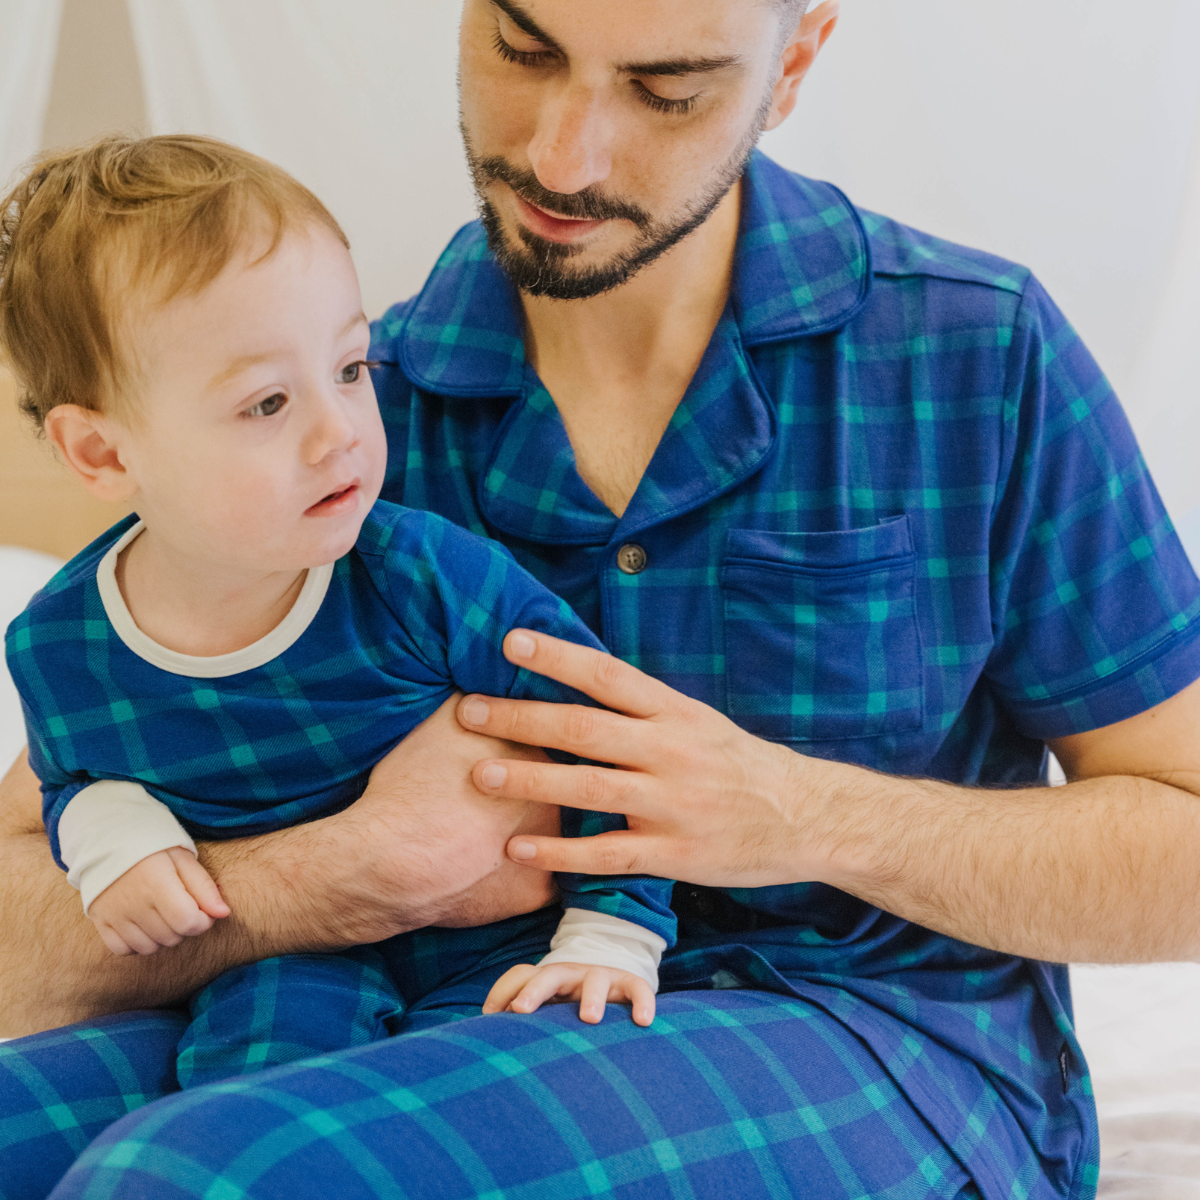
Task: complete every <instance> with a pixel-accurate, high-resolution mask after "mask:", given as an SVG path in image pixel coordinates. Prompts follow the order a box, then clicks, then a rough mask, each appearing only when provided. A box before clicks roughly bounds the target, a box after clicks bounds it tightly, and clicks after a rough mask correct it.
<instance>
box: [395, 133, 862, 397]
mask: <svg viewBox="0 0 1200 1200" xmlns="http://www.w3.org/2000/svg"><path fill="white" fill-rule="evenodd" d="M870 283H871V257H870V247H869V243H868V240H867V234H866V230H865V229H864V228H863V224H862V221H861V219H860V218H859V215H858V212H857V210H856V209H855V208H854V205H852V204H851V203H850V201H849V200H848V199H847V198H846V197H845V196H844V195H843V194H842V193H841V192H840V191H838V189H837V188H835V187H833V186H832V184H828V183H820V182H817V181H815V180H811V179H806V178H804V177H803V176H801V175H795V174H793V173H792V172H790V171H785V170H784V169H783V168H782V167H780V166H779V165H778V164H776V163H774V162H772V161H771V160H770V159H769V158H767V157H766V156H765V155H763V154H761V153H759V152H757V151H756V152H755V153H754V155H753V156H752V158H751V160H750V163H749V165H748V167H747V169H746V173H745V176H744V177H743V194H742V217H741V229H740V231H739V234H738V244H737V250H736V256H735V259H734V269H733V284H732V291H731V295H730V309H731V311H732V313H733V315H734V319H735V320H736V322H737V324H738V327H739V332H740V335H741V342H742V344H743V345H744V346H747V347H751V346H756V345H762V344H764V343H767V342H777V341H782V340H785V339H788V338H795V337H806V336H812V335H814V334H820V333H829V332H831V331H833V330H835V329H839V328H841V327H842V326H843V325H845V324H846V322H847V321H849V320H850V318H851V317H852V316H854V314H855V313H856V312H857V311H858V310H859V309H860V308H861V307H862V305H863V304H864V303H865V302H866V298H867V292H868V291H869V289H870ZM523 333H524V330H523V322H522V316H521V308H520V303H519V300H518V298H517V294H516V290H515V289H514V288H513V286H512V284H511V283H510V282H509V280H508V277H507V276H506V275H505V274H504V272H503V271H502V270H501V268H500V266H499V265H498V264H497V262H496V260H495V259H494V258H493V257H492V255H491V252H490V251H489V250H488V248H487V239H486V236H485V234H484V232H483V228H482V226H481V225H480V224H479V223H478V222H477V221H475V222H472V223H471V224H470V225H466V226H464V227H463V228H462V229H461V230H459V232H458V233H457V234H456V235H455V237H454V240H453V241H452V242H451V243H450V245H449V246H448V247H447V248H446V251H445V252H444V253H443V254H442V257H441V258H440V259H439V260H438V263H437V265H436V266H435V267H434V269H433V272H432V274H431V275H430V276H429V279H428V281H427V282H426V284H425V287H424V288H423V289H422V291H421V293H420V295H419V296H418V297H417V299H416V300H415V301H414V303H413V305H412V307H411V308H410V309H409V310H408V313H407V314H406V316H405V317H404V320H403V324H402V326H401V328H400V330H399V333H398V337H397V339H396V343H395V345H396V346H397V348H398V351H399V356H400V366H401V369H402V370H403V372H404V374H405V375H406V376H407V377H408V379H410V380H411V381H412V382H413V383H414V384H416V386H417V387H419V388H422V389H423V390H426V391H429V392H433V393H435V394H438V395H444V396H464V397H466V396H493V397H498V396H516V395H520V393H521V391H522V388H523V385H524V379H525V347H524V338H523Z"/></svg>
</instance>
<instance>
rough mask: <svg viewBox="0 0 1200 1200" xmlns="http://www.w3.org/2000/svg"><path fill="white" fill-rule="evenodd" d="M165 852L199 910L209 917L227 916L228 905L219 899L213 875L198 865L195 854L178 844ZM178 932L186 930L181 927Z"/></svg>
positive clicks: (219, 892) (205, 927)
mask: <svg viewBox="0 0 1200 1200" xmlns="http://www.w3.org/2000/svg"><path fill="white" fill-rule="evenodd" d="M167 853H168V854H169V855H170V856H171V861H172V862H173V863H174V864H175V870H176V871H178V872H179V878H180V879H181V880H182V881H183V886H184V887H185V888H187V890H188V892H189V894H190V895H191V897H192V899H193V900H195V902H196V905H197V907H198V908H199V909H200V911H201V912H202V913H205V914H207V915H208V916H210V917H218V918H219V917H227V916H229V905H228V904H226V903H225V901H224V900H222V899H221V889H220V888H218V887H217V885H216V883H215V882H214V880H213V877H212V876H211V875H210V874H209V873H208V872H207V871H206V870H205V869H204V868H203V867H202V866H201V865H200V863H199V861H198V860H197V858H196V856H195V855H194V854H192V853H191V851H189V850H184V849H182V848H181V847H179V846H174V847H172V848H171V849H170V850H168V851H167ZM211 924H212V922H211V921H210V922H209V923H208V924H207V925H205V926H204V929H208V928H209V927H210V926H211ZM204 929H201V930H198V932H200V933H203V932H204ZM179 932H180V933H184V932H187V931H186V930H182V929H181V930H180V931H179Z"/></svg>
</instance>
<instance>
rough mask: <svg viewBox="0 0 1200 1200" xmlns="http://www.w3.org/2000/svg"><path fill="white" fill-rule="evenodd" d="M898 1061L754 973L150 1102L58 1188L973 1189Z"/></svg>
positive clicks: (786, 1194)
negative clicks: (655, 1001) (611, 1007)
mask: <svg viewBox="0 0 1200 1200" xmlns="http://www.w3.org/2000/svg"><path fill="white" fill-rule="evenodd" d="M889 1066H890V1067H891V1068H892V1069H893V1070H894V1071H895V1073H896V1075H897V1076H898V1078H893V1076H892V1074H890V1073H889V1072H888V1071H887V1070H883V1071H877V1072H872V1071H871V1070H870V1069H869V1067H868V1065H867V1064H866V1063H864V1061H863V1059H862V1052H861V1047H860V1046H859V1044H858V1043H857V1040H856V1039H855V1037H854V1036H853V1034H851V1033H850V1032H849V1031H848V1030H847V1029H845V1028H843V1027H839V1026H837V1025H834V1024H830V1023H828V1022H826V1021H824V1020H823V1019H822V1014H821V1011H820V1009H819V1008H817V1007H815V1006H813V1005H812V1004H809V1003H804V1002H801V1001H791V1002H787V1001H780V1000H778V999H777V998H776V997H773V996H769V995H764V994H760V993H755V992H752V991H726V992H714V993H708V994H707V995H699V994H697V995H689V996H664V997H662V998H661V1008H660V1015H659V1017H658V1019H657V1020H656V1021H655V1023H654V1026H653V1027H652V1028H651V1029H649V1030H642V1029H639V1028H638V1027H636V1026H634V1025H633V1023H632V1022H631V1021H630V1020H629V1018H628V1016H612V1017H610V1018H609V1019H607V1020H606V1021H605V1022H604V1023H603V1024H602V1025H599V1026H586V1025H580V1024H579V1022H578V1021H576V1020H574V1018H573V1016H572V1015H571V1013H570V1012H569V1011H565V1010H564V1009H562V1008H553V1007H552V1008H547V1009H543V1010H542V1011H541V1012H539V1013H537V1014H535V1015H533V1016H530V1017H514V1016H498V1017H485V1018H477V1019H474V1020H466V1021H459V1022H456V1023H453V1024H448V1025H442V1026H441V1027H439V1028H435V1029H428V1030H425V1031H423V1032H421V1033H416V1034H413V1035H411V1036H404V1037H398V1038H395V1039H393V1040H392V1041H390V1042H385V1043H382V1044H376V1045H373V1046H369V1047H366V1048H364V1049H362V1050H355V1051H350V1052H348V1053H343V1054H339V1055H335V1056H321V1057H318V1058H314V1059H310V1060H309V1061H308V1062H306V1063H301V1064H297V1065H295V1066H291V1067H284V1068H281V1069H278V1070H274V1071H271V1072H268V1073H265V1074H260V1075H255V1076H249V1077H246V1078H244V1079H240V1080H234V1081H231V1082H229V1083H227V1084H219V1085H216V1086H213V1087H208V1088H202V1089H199V1090H197V1091H192V1092H188V1093H186V1095H185V1096H184V1097H181V1098H179V1099H173V1100H168V1101H165V1102H162V1103H159V1104H152V1105H150V1106H148V1107H146V1108H143V1109H142V1110H141V1111H140V1112H139V1113H137V1114H135V1115H134V1116H133V1117H130V1118H126V1119H124V1120H122V1121H120V1122H119V1123H117V1124H116V1125H114V1126H113V1127H112V1128H110V1129H109V1130H107V1131H106V1132H105V1133H104V1134H103V1135H102V1136H101V1137H100V1138H99V1139H98V1140H97V1141H95V1142H94V1143H93V1144H92V1145H91V1146H90V1147H89V1148H88V1149H87V1150H86V1151H85V1152H84V1154H83V1155H82V1157H81V1158H80V1159H79V1161H78V1163H77V1165H76V1166H75V1167H74V1168H73V1169H72V1170H71V1171H70V1172H68V1174H67V1175H66V1177H65V1178H64V1179H63V1181H62V1183H61V1184H60V1185H59V1186H58V1187H57V1188H56V1189H55V1191H54V1192H53V1198H54V1200H67V1198H68V1197H69V1198H71V1200H110V1198H111V1200H116V1198H118V1197H133V1196H139V1197H141V1196H147V1197H148V1196H155V1197H178V1198H180V1200H182V1198H183V1197H195V1198H196V1200H200V1198H201V1197H203V1198H205V1200H214V1198H218V1197H221V1198H223V1197H230V1198H232V1197H239V1198H250V1197H253V1198H255V1200H267V1198H275V1197H281V1196H288V1197H297V1198H302V1197H313V1198H314V1200H317V1198H320V1200H325V1198H326V1197H330V1196H337V1197H338V1198H339V1200H379V1198H383V1197H387V1198H388V1200H393V1198H394V1200H399V1198H401V1197H403V1198H404V1200H435V1198H436V1200H460V1198H461V1200H468V1198H473V1200H475V1198H478V1200H570V1198H573V1197H588V1196H590V1197H611V1198H619V1200H661V1198H662V1197H679V1198H681V1200H701V1198H705V1200H729V1198H731V1197H736V1198H737V1200H851V1198H853V1200H935V1198H938V1197H941V1198H945V1200H978V1198H979V1196H980V1192H979V1190H978V1189H977V1188H976V1187H975V1186H974V1185H973V1184H972V1182H971V1181H970V1179H969V1176H968V1175H967V1172H966V1171H965V1170H964V1168H963V1165H962V1163H961V1162H960V1161H959V1160H958V1158H957V1157H956V1155H955V1154H954V1152H953V1150H951V1149H949V1148H947V1147H946V1146H944V1145H943V1144H942V1143H941V1142H940V1140H939V1139H938V1137H937V1136H936V1134H935V1133H934V1132H933V1131H932V1130H931V1129H930V1127H929V1125H928V1124H927V1122H926V1121H925V1120H924V1119H923V1118H922V1116H921V1114H920V1113H919V1112H917V1111H916V1110H915V1109H914V1107H913V1106H912V1104H911V1102H910V1101H909V1100H908V1099H907V1097H906V1096H905V1093H904V1085H903V1065H902V1063H896V1064H889ZM989 1116H990V1114H989V1113H987V1112H986V1111H984V1110H983V1109H982V1108H981V1111H980V1118H979V1124H980V1136H982V1137H987V1136H989V1135H990V1134H991V1133H992V1132H993V1127H995V1132H996V1133H998V1134H999V1135H1000V1136H1003V1130H1002V1126H1001V1124H1000V1123H999V1122H996V1121H994V1120H989ZM1030 1182H1031V1183H1032V1189H1031V1190H1030V1191H1029V1192H1024V1191H1022V1190H1020V1189H1019V1188H1014V1189H1013V1190H1012V1191H1011V1193H1009V1194H1011V1195H1013V1196H1018V1195H1024V1194H1029V1195H1037V1194H1039V1193H1038V1191H1037V1186H1036V1181H1032V1180H1031V1181H1030Z"/></svg>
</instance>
